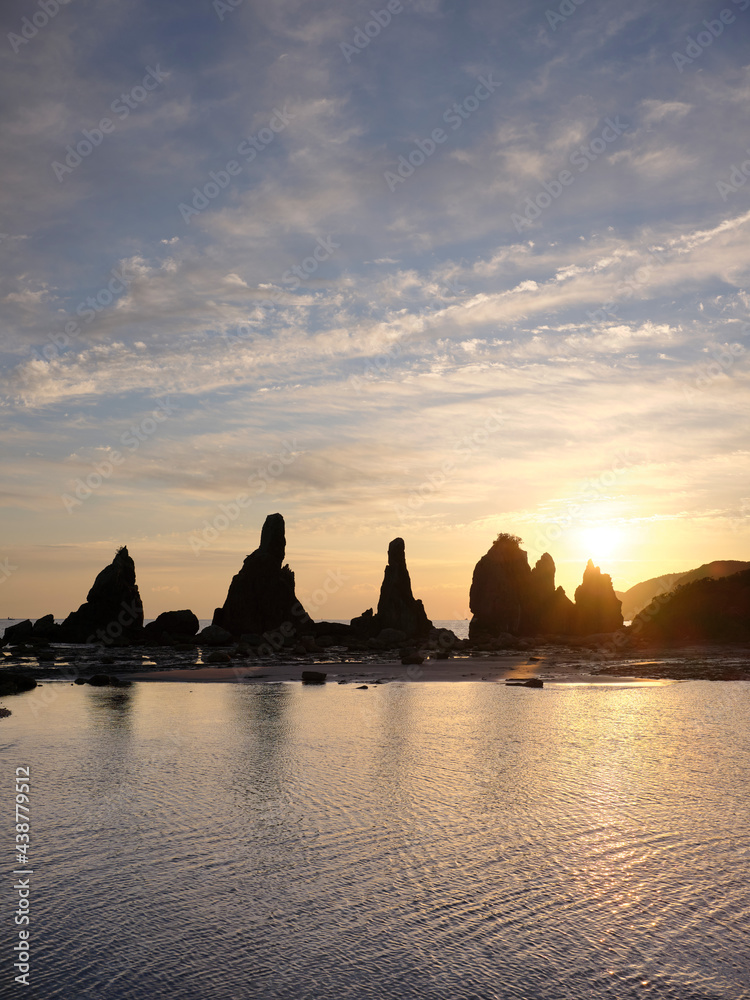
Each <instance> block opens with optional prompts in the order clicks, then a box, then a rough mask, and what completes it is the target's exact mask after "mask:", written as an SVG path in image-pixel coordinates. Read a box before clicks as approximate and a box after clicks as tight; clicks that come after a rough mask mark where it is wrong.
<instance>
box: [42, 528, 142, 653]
mask: <svg viewBox="0 0 750 1000" xmlns="http://www.w3.org/2000/svg"><path fill="white" fill-rule="evenodd" d="M142 628H143V604H142V603H141V596H140V594H139V593H138V586H137V584H136V582H135V563H134V562H133V560H132V559H131V558H130V556H129V555H128V550H127V548H126V547H125V546H123V548H121V549H118V550H117V554H116V555H115V558H114V559H113V560H112V562H111V563H110V564H109V566H105V567H104V569H103V570H102V571H101V573H99V575H98V576H97V578H96V579H95V580H94V585H93V587H92V588H91V590H90V591H89V593H88V596H87V598H86V603H85V604H82V605H81V606H80V608H79V609H78V611H73V612H72V613H71V614H69V615H68V617H67V618H66V619H65V621H64V622H63V623H62V625H60V627H59V631H58V632H57V635H56V638H57V640H58V641H59V642H104V643H105V644H108V645H109V644H112V643H114V644H117V643H120V642H122V641H128V640H130V639H131V638H132V637H134V636H135V635H137V634H139V633H140V631H141V629H142Z"/></svg>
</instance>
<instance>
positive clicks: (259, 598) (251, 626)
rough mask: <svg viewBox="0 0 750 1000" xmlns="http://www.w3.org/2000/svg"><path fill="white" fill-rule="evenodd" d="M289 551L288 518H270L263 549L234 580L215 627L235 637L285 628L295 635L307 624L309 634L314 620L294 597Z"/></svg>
mask: <svg viewBox="0 0 750 1000" xmlns="http://www.w3.org/2000/svg"><path fill="white" fill-rule="evenodd" d="M285 551H286V536H285V533H284V518H283V517H282V516H281V514H269V515H268V517H267V518H266V520H265V523H264V525H263V529H262V531H261V535H260V545H259V546H258V548H257V549H256V550H255V552H253V553H251V554H250V555H249V556H247V558H246V559H245V561H244V563H243V564H242V569H241V570H240V571H239V573H238V574H237V575H236V576H235V577H233V578H232V582H231V584H230V585H229V592H228V593H227V599H226V601H225V602H224V605H223V607H221V608H217V609H216V611H215V613H214V619H213V624H214V625H218V626H220V627H221V628H224V629H226V630H227V631H228V632H231V634H232V635H233V636H241V635H243V634H244V633H253V632H254V633H259V634H263V633H265V632H268V631H271V630H274V629H279V628H280V627H281V626H287V627H288V629H287V631H289V630H290V632H289V634H290V635H294V634H296V632H297V630H298V629H299V628H300V627H301V626H302V625H305V624H306V623H307V624H308V627H307V629H306V631H307V632H309V630H310V629H309V623H310V616H309V615H308V614H307V612H306V611H305V609H304V608H303V607H302V605H301V604H300V602H299V601H298V600H297V597H296V595H295V593H294V573H293V572H292V571H291V569H290V568H289V566H285V565H283V563H284V554H285Z"/></svg>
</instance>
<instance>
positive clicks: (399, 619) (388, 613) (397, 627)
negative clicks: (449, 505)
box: [351, 538, 432, 639]
mask: <svg viewBox="0 0 750 1000" xmlns="http://www.w3.org/2000/svg"><path fill="white" fill-rule="evenodd" d="M351 624H352V628H353V629H355V630H356V631H358V632H360V633H363V634H365V635H369V636H373V637H375V636H378V635H379V634H381V633H382V632H383V631H384V630H385V629H390V630H392V631H393V632H395V633H401V634H402V635H403V637H404V638H415V639H416V638H424V637H426V636H427V635H428V634H429V632H430V629H431V628H432V622H431V621H430V619H429V618H428V617H427V614H426V612H425V609H424V605H423V604H422V602H421V601H419V600H417V599H416V598H415V597H414V594H413V593H412V589H411V578H410V576H409V570H408V569H407V566H406V546H405V544H404V540H403V538H394V539H393V541H392V542H391V543H390V545H389V546H388V565H387V566H386V567H385V574H384V576H383V583H382V585H381V587H380V598H379V600H378V610H377V613H376V614H373V613H372V608H369V609H368V610H367V611H365V612H364V614H362V615H360V616H359V618H353V619H352V623H351Z"/></svg>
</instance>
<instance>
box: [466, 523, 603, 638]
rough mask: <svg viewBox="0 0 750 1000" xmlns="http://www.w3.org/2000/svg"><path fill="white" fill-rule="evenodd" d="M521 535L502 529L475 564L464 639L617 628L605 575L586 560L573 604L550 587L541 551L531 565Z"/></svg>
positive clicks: (550, 563) (549, 565)
mask: <svg viewBox="0 0 750 1000" xmlns="http://www.w3.org/2000/svg"><path fill="white" fill-rule="evenodd" d="M520 543H521V539H520V538H518V537H517V536H515V535H509V534H506V533H501V534H500V535H498V537H497V538H496V539H495V541H494V542H493V544H492V546H491V547H490V550H489V552H487V553H486V555H484V556H482V558H481V559H480V560H479V562H478V563H477V565H476V567H475V569H474V576H473V578H472V582H471V590H470V592H469V607H470V609H471V612H472V615H473V617H472V619H471V622H470V623H469V637H470V638H471V639H477V640H482V639H486V638H491V637H497V636H502V635H511V636H521V635H527V636H538V635H591V634H592V633H595V632H596V633H599V632H612V631H615V630H616V629H618V628H621V626H622V615H621V613H620V602H619V601H618V599H617V597H616V596H615V592H614V590H613V588H612V580H611V579H610V577H609V576H608V575H607V574H605V573H602V572H601V571H600V570H599V569H598V567H596V566H594V564H593V563H592V562H591V560H589V563H588V565H587V566H586V570H585V571H584V574H583V582H582V584H581V586H580V587H578V589H577V590H576V602H575V604H573V602H572V601H570V599H569V598H568V597H567V596H566V594H565V591H564V590H563V588H562V587H557V588H555V563H554V560H553V559H552V556H551V555H550V554H549V553H548V552H545V553H544V554H543V555H542V556H541V558H540V559H539V560H538V561H537V563H536V565H535V566H534V568H533V569H532V568H531V567H530V566H529V561H528V556H527V554H526V552H525V551H524V550H523V549H522V548H521V544H520Z"/></svg>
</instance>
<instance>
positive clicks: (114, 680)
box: [86, 674, 130, 687]
mask: <svg viewBox="0 0 750 1000" xmlns="http://www.w3.org/2000/svg"><path fill="white" fill-rule="evenodd" d="M86 683H87V684H90V685H91V686H92V687H126V686H129V685H130V681H121V680H120V678H119V677H115V676H114V675H113V674H92V676H91V677H87V678H86Z"/></svg>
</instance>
